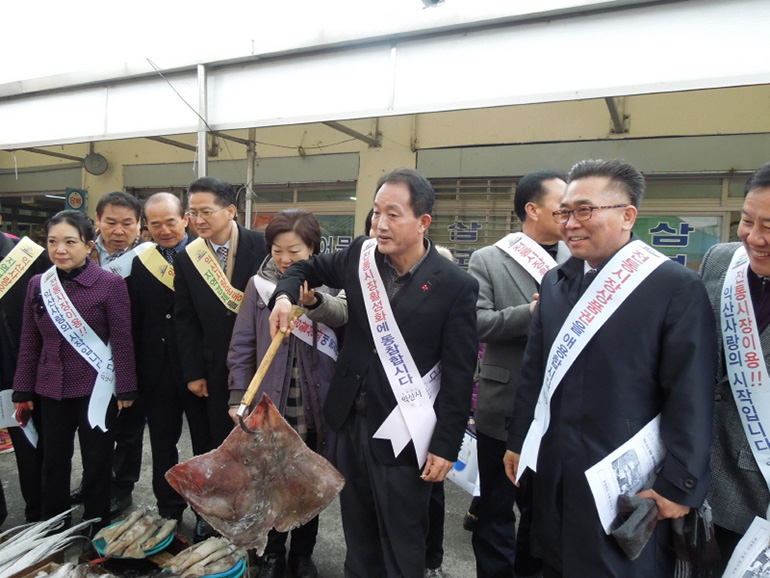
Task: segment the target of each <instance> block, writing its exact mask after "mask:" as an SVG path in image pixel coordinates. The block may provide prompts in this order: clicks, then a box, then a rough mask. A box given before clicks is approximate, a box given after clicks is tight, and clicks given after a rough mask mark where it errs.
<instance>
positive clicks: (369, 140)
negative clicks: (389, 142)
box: [323, 120, 382, 148]
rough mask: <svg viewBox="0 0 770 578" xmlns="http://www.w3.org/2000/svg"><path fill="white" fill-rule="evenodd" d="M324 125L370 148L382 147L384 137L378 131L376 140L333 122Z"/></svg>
mask: <svg viewBox="0 0 770 578" xmlns="http://www.w3.org/2000/svg"><path fill="white" fill-rule="evenodd" d="M323 124H325V125H326V126H328V127H329V128H333V129H334V130H338V131H340V132H341V133H344V134H346V135H348V136H352V137H353V138H355V139H358V140H360V141H363V142H365V143H366V144H368V145H369V146H370V147H373V148H378V147H380V146H382V135H381V134H380V133H379V132H378V131H376V138H372V137H370V136H369V135H366V134H361V133H360V132H358V131H357V130H353V129H352V128H349V127H346V126H345V125H344V124H340V123H338V122H335V121H333V120H330V121H327V122H325V123H323Z"/></svg>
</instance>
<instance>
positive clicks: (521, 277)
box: [497, 249, 538, 301]
mask: <svg viewBox="0 0 770 578" xmlns="http://www.w3.org/2000/svg"><path fill="white" fill-rule="evenodd" d="M497 250H498V251H500V254H501V255H502V259H500V263H501V264H502V266H503V268H504V269H505V271H506V273H508V275H510V277H511V281H512V282H513V285H514V286H515V287H516V289H518V290H519V291H520V292H521V295H522V297H523V298H524V299H525V300H526V301H531V300H532V295H534V294H535V293H537V291H538V286H537V283H536V282H535V279H534V277H532V275H530V274H529V273H527V270H526V269H524V267H522V266H521V265H519V264H518V263H517V262H516V260H515V259H514V258H513V257H511V256H510V255H509V254H508V253H506V252H505V251H502V250H500V249H497Z"/></svg>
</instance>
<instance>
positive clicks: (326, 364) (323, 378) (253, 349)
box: [227, 257, 347, 462]
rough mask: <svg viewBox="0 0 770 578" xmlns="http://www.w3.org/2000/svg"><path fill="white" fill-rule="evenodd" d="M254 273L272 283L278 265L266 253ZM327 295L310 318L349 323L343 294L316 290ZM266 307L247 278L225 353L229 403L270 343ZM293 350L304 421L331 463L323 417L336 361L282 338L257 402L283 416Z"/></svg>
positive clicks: (332, 446)
mask: <svg viewBox="0 0 770 578" xmlns="http://www.w3.org/2000/svg"><path fill="white" fill-rule="evenodd" d="M258 275H260V276H262V277H263V278H266V279H268V280H270V281H273V282H275V281H276V269H275V266H274V264H273V261H272V258H271V257H267V259H265V262H264V263H263V265H262V267H261V268H260V271H259V273H258ZM318 290H320V291H322V292H324V293H325V295H324V299H323V301H322V303H321V305H319V307H317V308H316V309H314V310H312V311H309V312H308V317H309V318H310V319H312V320H313V321H314V325H315V322H317V321H321V322H324V323H327V324H329V325H335V326H336V325H340V324H344V323H345V322H346V321H347V304H346V301H345V297H344V294H342V295H340V296H337V297H334V296H332V295H329V294H328V289H326V288H319V289H317V291H318ZM269 319H270V309H268V308H267V304H266V303H265V302H264V300H263V299H262V298H261V297H260V295H259V292H258V291H257V289H256V286H255V285H254V280H253V279H250V280H249V283H248V285H247V286H246V291H245V295H244V298H243V302H242V303H241V308H240V311H239V312H238V317H237V319H236V320H235V328H234V329H233V336H232V339H231V340H230V350H229V352H228V354H227V367H228V369H229V370H230V380H229V387H230V402H231V404H232V403H236V404H237V403H239V402H240V399H241V397H243V394H244V393H245V391H246V389H247V388H248V387H249V383H251V379H252V377H254V374H255V373H256V371H257V366H258V365H259V362H260V361H261V360H262V358H263V357H264V355H265V353H266V352H267V349H268V347H269V346H270V342H271V339H270V325H269ZM294 348H296V350H297V355H298V357H299V366H300V368H301V371H302V379H300V385H301V387H302V401H303V404H304V406H305V407H304V409H305V420H306V421H307V423H308V424H313V426H314V429H315V431H316V433H317V436H318V441H317V445H316V447H315V448H314V449H315V450H316V451H317V452H318V453H319V454H321V455H323V456H324V457H325V458H326V459H328V460H329V461H331V462H334V461H335V459H334V458H335V455H334V454H335V452H336V441H335V440H336V438H335V434H334V433H333V432H332V431H331V429H330V428H329V427H328V426H327V424H326V421H325V420H324V418H323V411H322V410H323V403H324V401H325V400H326V394H327V393H328V392H329V383H330V381H331V377H332V374H333V373H334V366H335V363H334V361H333V360H332V359H331V358H330V357H329V356H327V355H325V354H323V353H321V352H319V351H318V349H316V348H315V347H313V346H312V345H309V344H307V343H305V342H303V341H301V340H300V339H298V338H296V337H295V336H293V335H291V336H290V337H289V338H288V339H286V340H284V342H283V344H282V345H281V347H280V348H279V350H278V352H277V353H276V355H275V358H274V359H273V362H272V364H271V365H270V369H269V370H268V371H267V374H266V375H265V378H264V380H263V381H262V385H261V386H260V388H259V391H258V392H257V396H256V397H255V402H257V401H259V400H260V399H261V397H262V394H263V393H266V394H267V395H268V397H270V399H271V400H272V402H273V403H274V404H275V406H276V408H278V411H280V412H281V414H283V412H284V409H285V407H286V399H287V397H288V393H289V382H290V380H291V364H292V358H293V356H292V355H291V352H292V351H293V349H294Z"/></svg>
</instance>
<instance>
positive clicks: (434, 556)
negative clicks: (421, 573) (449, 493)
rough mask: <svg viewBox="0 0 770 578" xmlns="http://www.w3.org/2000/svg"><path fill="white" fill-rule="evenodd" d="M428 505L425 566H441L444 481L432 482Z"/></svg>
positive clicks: (442, 553)
mask: <svg viewBox="0 0 770 578" xmlns="http://www.w3.org/2000/svg"><path fill="white" fill-rule="evenodd" d="M432 486H433V487H432V488H431V490H430V504H429V506H428V539H427V540H426V541H425V567H426V568H431V569H433V568H441V564H442V563H443V561H444V512H445V505H444V504H445V499H444V482H436V483H434V484H432Z"/></svg>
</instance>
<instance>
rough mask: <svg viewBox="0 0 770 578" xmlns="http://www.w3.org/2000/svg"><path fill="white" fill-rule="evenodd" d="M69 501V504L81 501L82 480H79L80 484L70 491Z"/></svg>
mask: <svg viewBox="0 0 770 578" xmlns="http://www.w3.org/2000/svg"><path fill="white" fill-rule="evenodd" d="M70 503H71V504H82V503H83V482H82V481H81V482H80V484H78V487H77V488H75V489H74V490H72V491H71V492H70Z"/></svg>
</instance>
